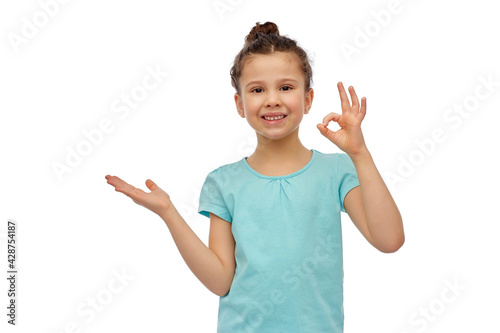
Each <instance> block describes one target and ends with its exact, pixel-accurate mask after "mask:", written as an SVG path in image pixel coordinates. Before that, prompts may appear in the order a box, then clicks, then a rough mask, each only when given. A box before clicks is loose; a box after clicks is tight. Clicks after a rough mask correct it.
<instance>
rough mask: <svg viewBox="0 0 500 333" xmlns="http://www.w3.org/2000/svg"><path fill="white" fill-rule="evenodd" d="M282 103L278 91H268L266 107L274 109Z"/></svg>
mask: <svg viewBox="0 0 500 333" xmlns="http://www.w3.org/2000/svg"><path fill="white" fill-rule="evenodd" d="M280 105H281V101H280V98H279V94H278V92H276V91H268V93H267V95H266V107H268V108H272V107H276V106H280Z"/></svg>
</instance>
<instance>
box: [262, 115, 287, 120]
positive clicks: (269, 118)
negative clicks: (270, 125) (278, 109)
mask: <svg viewBox="0 0 500 333" xmlns="http://www.w3.org/2000/svg"><path fill="white" fill-rule="evenodd" d="M283 118H285V116H279V117H264V119H265V120H277V119H283Z"/></svg>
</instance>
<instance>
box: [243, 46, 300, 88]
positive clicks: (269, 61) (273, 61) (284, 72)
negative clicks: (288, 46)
mask: <svg viewBox="0 0 500 333" xmlns="http://www.w3.org/2000/svg"><path fill="white" fill-rule="evenodd" d="M276 76H303V74H302V71H301V65H300V59H299V57H298V56H297V55H296V54H295V53H290V52H273V53H271V54H252V55H251V56H249V57H248V58H247V59H245V62H244V65H243V70H242V73H241V80H242V81H248V80H253V79H256V78H259V79H270V78H273V77H276ZM278 78H279V77H278Z"/></svg>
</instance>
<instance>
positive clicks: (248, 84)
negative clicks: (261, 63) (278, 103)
mask: <svg viewBox="0 0 500 333" xmlns="http://www.w3.org/2000/svg"><path fill="white" fill-rule="evenodd" d="M262 82H264V81H262V80H253V81H250V82H248V83H247V84H246V85H245V87H248V86H250V85H252V84H261V83H262ZM278 82H294V83H298V82H299V81H297V80H295V79H293V78H283V79H280V80H278Z"/></svg>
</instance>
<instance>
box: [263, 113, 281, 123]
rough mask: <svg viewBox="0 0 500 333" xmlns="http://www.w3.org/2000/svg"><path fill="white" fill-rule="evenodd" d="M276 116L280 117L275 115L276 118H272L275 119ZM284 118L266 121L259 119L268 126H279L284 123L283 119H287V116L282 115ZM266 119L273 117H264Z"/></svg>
mask: <svg viewBox="0 0 500 333" xmlns="http://www.w3.org/2000/svg"><path fill="white" fill-rule="evenodd" d="M281 115H283V114H281ZM277 116H280V115H279V114H278V115H276V116H274V117H277ZM284 116H285V117H283V118H282V119H279V120H266V119H264V118H262V117H261V118H260V119H262V121H263V122H264V123H266V124H269V125H279V124H281V123H282V122H284V121H285V119H286V118H287V115H284ZM266 117H273V116H268V115H266Z"/></svg>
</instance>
